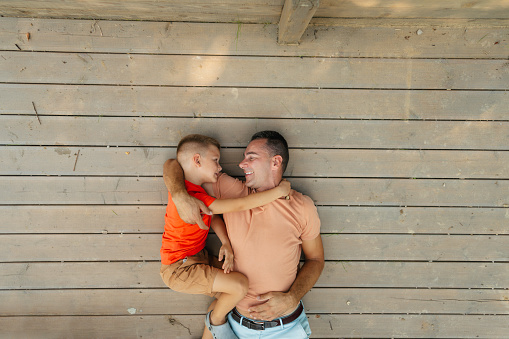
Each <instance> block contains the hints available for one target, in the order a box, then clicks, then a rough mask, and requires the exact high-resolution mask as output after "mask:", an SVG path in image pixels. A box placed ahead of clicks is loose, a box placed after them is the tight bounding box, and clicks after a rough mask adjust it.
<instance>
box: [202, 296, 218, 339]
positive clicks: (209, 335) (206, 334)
mask: <svg viewBox="0 0 509 339" xmlns="http://www.w3.org/2000/svg"><path fill="white" fill-rule="evenodd" d="M216 302H217V299H214V301H213V302H212V303H211V304H210V306H209V308H208V309H207V313H209V312H210V311H212V310H213V309H214V306H216ZM201 339H214V338H213V337H212V333H210V331H209V329H208V328H207V326H205V329H204V330H203V335H202V337H201Z"/></svg>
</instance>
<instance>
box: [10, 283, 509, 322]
mask: <svg viewBox="0 0 509 339" xmlns="http://www.w3.org/2000/svg"><path fill="white" fill-rule="evenodd" d="M0 296H1V297H2V301H3V302H2V304H0V315H2V316H3V315H9V316H20V315H129V314H130V313H135V314H136V315H138V316H144V315H151V314H154V315H160V314H203V313H204V310H206V309H207V306H208V305H209V303H210V302H211V298H209V297H207V296H203V295H190V294H184V293H178V292H174V291H172V290H170V289H168V288H165V289H139V290H138V289H123V290H122V289H120V290H115V289H113V290H109V289H106V290H104V289H92V290H33V291H16V290H13V291H0ZM507 298H508V292H507V291H506V290H447V289H446V290H433V289H431V290H430V289H363V288H361V289H331V288H319V289H312V290H311V291H310V292H309V293H308V294H307V295H306V296H305V297H304V299H303V301H304V306H305V309H306V312H309V313H388V314H391V313H392V314H393V313H419V314H420V313H424V314H428V313H430V314H433V313H440V314H449V313H453V314H476V315H483V314H495V315H497V314H498V315H507V314H509V310H508V308H507V302H508V301H507Z"/></svg>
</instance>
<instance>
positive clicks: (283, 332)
mask: <svg viewBox="0 0 509 339" xmlns="http://www.w3.org/2000/svg"><path fill="white" fill-rule="evenodd" d="M246 319H249V320H253V321H256V320H254V319H250V318H246ZM278 319H280V318H277V319H274V320H275V321H277V320H278ZM228 322H229V323H230V326H231V327H232V329H233V332H235V334H236V335H237V337H239V339H245V338H246V339H248V338H249V339H250V338H253V339H254V338H257V339H258V338H259V339H262V338H263V339H301V338H302V339H307V338H309V336H310V335H311V328H310V327H309V322H308V318H307V317H306V312H304V311H302V314H301V315H300V316H299V317H298V318H297V319H295V320H294V321H292V322H291V323H288V324H286V325H281V326H276V327H272V328H267V329H265V330H263V331H257V330H252V329H249V328H247V327H245V326H242V325H241V324H239V323H238V322H236V321H235V320H233V318H232V315H231V312H230V313H229V314H228Z"/></svg>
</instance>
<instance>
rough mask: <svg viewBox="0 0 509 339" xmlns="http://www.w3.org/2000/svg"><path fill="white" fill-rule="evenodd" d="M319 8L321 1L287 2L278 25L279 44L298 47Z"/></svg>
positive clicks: (299, 0)
mask: <svg viewBox="0 0 509 339" xmlns="http://www.w3.org/2000/svg"><path fill="white" fill-rule="evenodd" d="M318 6H319V0H285V4H284V5H283V11H282V12H281V18H280V19H279V24H278V28H279V29H278V43H280V44H287V45H296V44H298V43H299V40H300V38H301V37H302V34H303V33H304V31H305V30H306V28H307V26H308V25H309V22H310V21H311V18H312V17H313V15H314V14H315V12H316V10H317V8H318Z"/></svg>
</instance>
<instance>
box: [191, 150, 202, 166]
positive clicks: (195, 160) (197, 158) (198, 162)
mask: <svg viewBox="0 0 509 339" xmlns="http://www.w3.org/2000/svg"><path fill="white" fill-rule="evenodd" d="M192 159H193V164H194V165H195V166H196V167H201V155H200V153H195V154H194V155H193V158H192Z"/></svg>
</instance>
